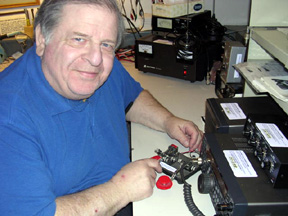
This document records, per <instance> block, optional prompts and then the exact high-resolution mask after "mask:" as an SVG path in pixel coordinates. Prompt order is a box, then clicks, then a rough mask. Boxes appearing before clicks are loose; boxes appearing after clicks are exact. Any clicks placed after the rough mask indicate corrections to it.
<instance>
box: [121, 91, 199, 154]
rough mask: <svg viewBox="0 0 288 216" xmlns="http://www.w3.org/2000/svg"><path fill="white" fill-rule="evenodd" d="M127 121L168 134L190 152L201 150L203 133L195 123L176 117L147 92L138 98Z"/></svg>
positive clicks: (129, 112)
mask: <svg viewBox="0 0 288 216" xmlns="http://www.w3.org/2000/svg"><path fill="white" fill-rule="evenodd" d="M126 119H127V120H128V121H131V122H135V123H140V124H143V125H145V126H147V127H150V128H152V129H155V130H158V131H162V132H166V133H167V134H168V135H169V136H170V137H171V138H172V139H176V140H178V141H179V142H180V143H181V144H182V145H183V146H185V147H189V148H190V150H195V149H198V150H200V148H201V144H202V138H203V132H202V131H200V130H199V129H198V127H197V125H195V124H194V123H193V122H191V121H187V120H184V119H181V118H178V117H176V116H174V115H173V114H172V113H171V112H169V111H168V110H167V109H166V108H165V107H163V106H162V105H161V104H160V103H159V102H158V101H157V100H156V99H155V98H154V97H153V96H152V95H151V94H150V93H149V92H148V91H147V90H143V91H142V92H141V93H140V95H139V96H138V97H137V98H136V100H135V101H134V103H133V106H132V107H131V108H130V110H129V111H128V113H127V114H126Z"/></svg>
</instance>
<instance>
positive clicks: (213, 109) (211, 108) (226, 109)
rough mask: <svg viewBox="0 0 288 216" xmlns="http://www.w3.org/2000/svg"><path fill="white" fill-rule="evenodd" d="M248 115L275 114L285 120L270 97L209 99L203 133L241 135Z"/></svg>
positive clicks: (281, 110) (280, 109) (279, 108)
mask: <svg viewBox="0 0 288 216" xmlns="http://www.w3.org/2000/svg"><path fill="white" fill-rule="evenodd" d="M249 114H264V115H268V114H275V115H281V116H283V118H287V117H286V116H287V114H286V113H285V112H284V111H283V109H282V108H281V107H280V106H279V105H278V104H277V103H276V102H275V101H274V100H273V99H272V98H271V97H270V96H267V97H241V98H210V99H207V100H206V105H205V132H206V133H231V134H233V133H234V134H235V133H236V134H242V132H243V129H244V125H245V123H246V118H247V116H248V115H249Z"/></svg>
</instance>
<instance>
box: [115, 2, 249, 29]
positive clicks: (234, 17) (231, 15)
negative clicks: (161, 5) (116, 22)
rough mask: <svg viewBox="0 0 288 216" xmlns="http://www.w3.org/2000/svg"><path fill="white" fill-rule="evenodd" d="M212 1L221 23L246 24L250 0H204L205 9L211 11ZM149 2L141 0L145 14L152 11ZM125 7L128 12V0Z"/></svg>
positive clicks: (129, 8) (129, 7) (129, 9)
mask: <svg viewBox="0 0 288 216" xmlns="http://www.w3.org/2000/svg"><path fill="white" fill-rule="evenodd" d="M118 1H119V2H121V0H118ZM214 1H215V16H216V18H217V20H218V21H219V22H220V23H221V24H222V25H248V20H249V8H250V1H251V0H204V4H205V10H211V11H213V5H214V4H213V3H214ZM132 2H134V1H133V0H132ZM151 2H152V1H151V0H141V3H142V6H143V8H144V12H145V13H147V14H151V13H152V9H151V7H152V6H151V5H152V3H151ZM164 2H165V0H164ZM125 8H126V11H127V13H130V11H131V6H130V0H125Z"/></svg>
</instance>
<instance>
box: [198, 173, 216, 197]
mask: <svg viewBox="0 0 288 216" xmlns="http://www.w3.org/2000/svg"><path fill="white" fill-rule="evenodd" d="M214 187H215V178H214V175H213V174H207V173H205V174H204V173H202V174H201V175H199V177H198V191H199V193H201V194H208V193H209V192H210V191H211V190H212V189H213V188H214Z"/></svg>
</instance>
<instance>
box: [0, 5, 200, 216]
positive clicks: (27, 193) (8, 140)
mask: <svg viewBox="0 0 288 216" xmlns="http://www.w3.org/2000/svg"><path fill="white" fill-rule="evenodd" d="M121 20H122V18H121V14H120V13H119V11H118V7H117V4H116V3H115V1H114V0H101V1H100V0H46V1H44V2H43V3H42V5H41V8H40V10H39V12H38V15H37V17H36V19H35V44H36V45H35V46H34V47H32V48H31V49H29V50H28V51H27V52H26V53H25V55H24V56H22V57H21V58H20V59H18V60H17V61H15V62H14V64H12V65H11V66H10V67H9V68H8V69H6V70H5V71H4V72H2V73H0V164H1V166H0V173H1V174H0V182H1V183H0V190H1V193H0V194H1V195H0V212H1V215H5V216H6V215H69V216H70V215H114V214H115V213H117V212H118V211H119V210H120V209H121V208H123V207H125V206H126V205H127V204H128V203H130V202H133V201H139V200H142V199H144V198H147V197H149V196H150V195H151V194H152V192H153V187H154V185H155V178H156V172H161V167H160V165H159V162H158V161H157V160H154V159H143V160H139V161H135V162H131V163H129V146H128V138H127V134H128V133H127V129H126V124H125V122H126V120H127V121H132V122H136V123H140V124H144V125H146V126H148V127H151V128H153V129H156V130H159V131H163V132H166V133H167V134H168V135H169V136H170V137H171V138H174V139H177V140H178V141H179V142H180V143H182V144H183V145H184V146H186V147H188V148H190V149H191V150H194V149H196V148H198V149H199V148H200V147H201V140H202V136H203V134H202V132H201V131H199V130H198V128H197V126H196V125H194V124H193V123H192V122H190V121H186V120H182V119H180V118H177V117H175V116H173V115H172V114H171V113H170V112H169V111H168V110H166V109H165V108H164V107H162V106H161V105H160V104H159V103H158V102H157V101H156V100H155V99H154V98H153V97H152V96H151V94H150V93H149V92H147V91H145V90H143V89H142V88H141V86H140V84H139V83H137V82H135V81H134V80H133V79H132V78H131V77H130V76H129V74H128V73H127V71H126V70H125V69H124V68H123V67H122V66H121V64H120V63H119V62H118V61H117V60H116V59H115V57H114V51H115V49H116V48H117V46H118V45H119V43H120V42H121V35H122V32H121V31H122V28H123V23H121V22H122V21H121ZM117 26H118V28H117ZM125 110H126V112H125Z"/></svg>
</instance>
